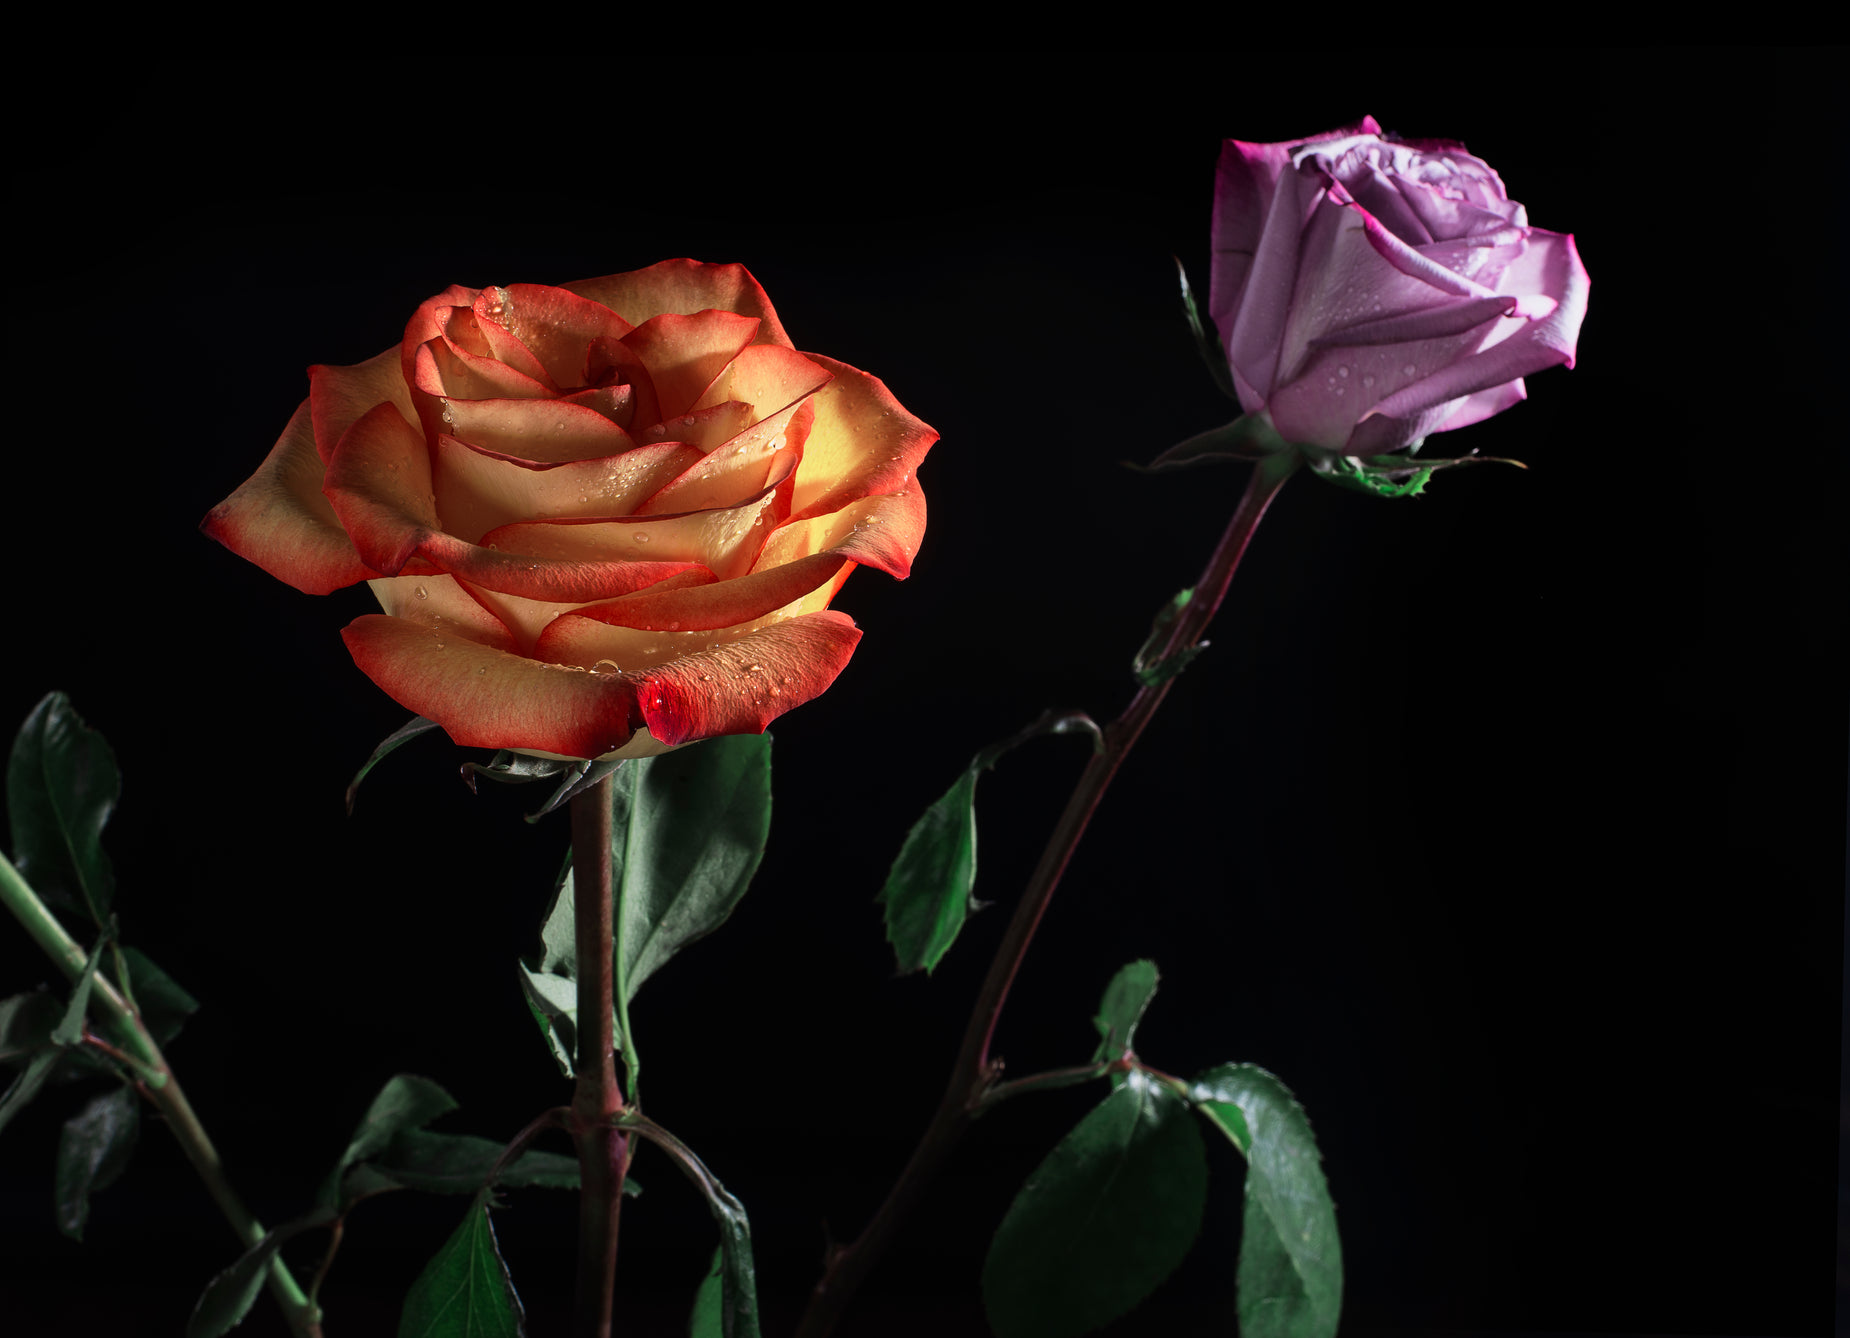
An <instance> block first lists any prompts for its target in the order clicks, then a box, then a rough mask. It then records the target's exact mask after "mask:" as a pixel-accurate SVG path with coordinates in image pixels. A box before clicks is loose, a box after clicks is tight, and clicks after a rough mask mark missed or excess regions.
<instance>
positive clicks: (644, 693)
mask: <svg viewBox="0 0 1850 1338" xmlns="http://www.w3.org/2000/svg"><path fill="white" fill-rule="evenodd" d="M695 638H699V639H704V640H706V641H707V642H709V645H708V646H707V648H705V649H699V650H682V649H681V647H682V646H684V645H686V643H687V642H688V641H689V640H692V639H695ZM860 639H861V633H860V630H859V629H858V628H856V627H855V625H854V622H853V620H851V619H850V618H848V617H847V616H846V615H845V614H841V613H835V612H832V611H825V612H820V613H810V614H805V615H803V616H802V617H798V618H787V619H784V620H782V621H780V622H775V623H772V624H770V625H769V626H766V627H761V628H753V629H750V630H748V631H746V632H745V633H744V634H743V635H739V636H735V637H733V638H730V639H721V640H717V641H715V639H714V638H713V634H712V633H696V634H695V635H694V638H690V637H688V636H686V635H682V636H676V635H675V634H673V633H660V632H644V633H638V632H634V631H632V630H630V629H628V628H620V627H610V626H606V625H605V624H602V623H598V622H594V621H592V620H591V619H589V618H581V617H577V616H574V615H568V616H566V617H563V618H560V619H559V620H558V621H557V622H556V623H554V624H553V625H552V626H551V627H550V628H548V629H547V632H546V635H545V636H544V637H542V638H541V643H540V644H541V651H542V653H543V654H548V655H553V656H560V657H562V658H568V659H569V660H570V662H572V663H578V664H587V665H588V664H593V663H598V662H601V661H606V660H610V661H614V660H615V657H614V656H611V655H608V654H606V653H605V652H607V651H610V650H613V649H618V650H620V653H633V654H641V655H643V657H644V658H645V659H650V658H653V659H658V660H659V662H658V663H656V664H653V665H651V666H649V667H644V668H637V669H631V668H629V667H627V666H626V667H625V669H624V672H623V674H622V677H623V678H625V679H629V678H634V679H635V680H636V696H637V703H638V706H639V708H640V710H641V713H642V718H643V720H644V721H645V722H647V724H648V727H649V732H650V733H651V734H653V735H654V736H655V737H656V738H658V739H660V740H662V741H663V742H664V743H684V742H687V741H688V740H690V739H704V738H711V737H713V736H714V735H718V734H757V733H762V732H763V731H764V728H765V726H766V725H768V724H770V722H771V721H773V720H775V719H776V718H777V717H778V716H780V715H782V714H783V713H784V712H785V711H788V710H790V709H791V708H792V707H795V706H800V705H802V704H803V703H804V702H806V701H809V700H810V699H811V698H812V697H815V696H817V695H818V694H820V693H821V692H822V691H823V690H824V689H825V688H827V687H828V686H829V684H830V683H832V682H834V681H835V676H836V675H837V674H839V673H840V672H841V670H842V668H843V666H845V665H846V664H847V663H848V658H849V656H850V655H852V654H853V653H854V647H855V643H856V642H858V641H859V640H860ZM638 642H643V643H646V644H652V645H654V646H655V650H654V652H653V655H650V654H648V653H646V652H644V651H643V650H642V649H641V646H640V645H638V644H637V643H638ZM631 646H634V647H635V649H634V650H633V651H621V648H623V647H631ZM610 676H611V677H616V676H617V675H615V674H614V673H613V674H612V675H610ZM594 677H602V675H594Z"/></svg>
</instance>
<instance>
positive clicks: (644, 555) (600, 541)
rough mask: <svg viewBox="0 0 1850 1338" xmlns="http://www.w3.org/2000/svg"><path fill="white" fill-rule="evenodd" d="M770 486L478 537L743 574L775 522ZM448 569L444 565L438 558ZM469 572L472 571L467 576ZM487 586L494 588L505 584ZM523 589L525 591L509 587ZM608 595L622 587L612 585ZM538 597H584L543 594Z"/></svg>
mask: <svg viewBox="0 0 1850 1338" xmlns="http://www.w3.org/2000/svg"><path fill="white" fill-rule="evenodd" d="M776 501H777V490H776V488H775V486H773V487H770V488H766V489H764V490H763V491H762V492H760V493H758V494H756V495H755V496H752V497H749V498H747V499H746V500H745V501H744V502H742V503H740V504H739V505H738V506H732V507H724V508H718V507H716V508H714V509H712V510H709V511H694V512H686V513H683V514H680V515H672V516H626V517H623V518H621V519H613V520H566V521H534V522H530V523H516V524H512V525H503V526H501V527H500V528H499V529H494V530H490V531H489V532H488V533H487V534H484V535H483V536H482V544H483V546H484V547H487V548H493V549H496V550H498V554H500V555H509V556H512V555H516V554H519V555H524V556H530V557H535V558H542V559H545V560H546V561H548V562H553V563H574V562H598V561H604V562H608V561H611V560H613V559H615V560H620V561H626V562H642V561H644V560H648V561H651V562H680V563H689V562H697V563H700V564H702V565H704V566H707V567H710V568H712V570H713V571H714V573H715V574H716V575H718V576H719V577H720V579H722V580H724V579H727V578H730V577H733V576H742V575H744V574H745V572H746V571H747V570H749V569H750V567H751V565H752V560H753V559H754V558H756V557H757V555H758V551H759V549H761V548H762V547H763V546H764V539H765V536H766V535H767V534H768V533H769V532H770V527H771V526H772V525H773V524H775V523H776V519H777V517H776V512H775V505H776ZM444 565H445V567H446V569H448V570H454V569H453V568H449V567H448V564H447V563H446V564H444ZM471 579H473V578H471ZM483 584H486V585H492V586H494V588H495V589H506V588H507V587H505V586H500V585H495V584H494V582H491V581H485V582H483ZM509 593H510V594H524V593H527V592H526V591H524V590H522V591H512V590H511V591H509ZM610 593H611V597H614V596H616V595H618V594H627V593H628V591H616V590H613V591H611V592H610ZM538 597H539V598H542V599H545V598H585V596H580V595H572V596H549V595H544V594H541V595H539V596H538Z"/></svg>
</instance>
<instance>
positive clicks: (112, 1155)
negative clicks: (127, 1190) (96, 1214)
mask: <svg viewBox="0 0 1850 1338" xmlns="http://www.w3.org/2000/svg"><path fill="white" fill-rule="evenodd" d="M140 1102H141V1099H140V1097H138V1096H137V1095H136V1094H135V1089H134V1088H132V1087H118V1088H116V1089H115V1090H114V1091H110V1092H104V1093H102V1094H101V1095H99V1096H95V1097H92V1098H91V1099H90V1101H89V1102H88V1103H87V1104H86V1105H85V1106H84V1108H83V1109H82V1110H80V1111H78V1112H77V1113H76V1114H75V1115H73V1116H71V1118H70V1119H68V1120H66V1121H65V1122H64V1132H63V1133H62V1134H61V1135H60V1136H59V1139H58V1165H57V1171H56V1173H55V1175H54V1177H53V1182H52V1184H53V1188H52V1202H53V1204H54V1205H55V1210H56V1215H57V1219H58V1230H60V1231H62V1232H63V1233H64V1234H65V1235H67V1236H69V1237H70V1238H71V1239H72V1240H82V1239H83V1238H84V1223H85V1222H87V1221H89V1219H90V1196H91V1195H92V1194H94V1193H96V1192H97V1191H98V1190H101V1189H107V1188H109V1186H110V1185H112V1184H114V1183H115V1181H116V1178H117V1177H118V1176H120V1175H121V1174H122V1172H123V1171H124V1170H126V1169H127V1168H128V1162H129V1157H130V1156H131V1155H133V1153H134V1151H135V1139H136V1136H137V1134H139V1133H140V1131H141V1104H140Z"/></svg>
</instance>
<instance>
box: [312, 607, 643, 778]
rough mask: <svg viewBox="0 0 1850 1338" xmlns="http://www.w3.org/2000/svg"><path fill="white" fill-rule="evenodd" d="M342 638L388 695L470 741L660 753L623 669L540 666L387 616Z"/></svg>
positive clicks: (359, 622) (583, 752) (558, 751)
mask: <svg viewBox="0 0 1850 1338" xmlns="http://www.w3.org/2000/svg"><path fill="white" fill-rule="evenodd" d="M341 637H342V639H343V640H344V641H345V642H346V643H347V650H348V652H349V653H350V654H351V655H352V656H353V661H354V663H355V664H357V665H358V666H359V667H360V670H361V672H362V673H364V674H365V675H366V676H367V677H368V678H370V679H372V681H373V682H374V683H376V684H378V685H379V687H380V688H381V689H383V690H384V691H385V693H386V695H388V696H389V697H391V698H392V699H393V700H394V701H396V702H398V704H399V705H401V706H403V707H405V708H406V709H408V710H411V711H415V712H417V714H419V715H421V716H423V717H425V718H426V719H429V720H435V721H436V722H437V723H438V724H439V725H441V726H443V728H444V730H445V731H446V732H447V733H448V734H449V736H450V737H451V738H452V739H454V740H455V741H456V742H457V743H459V744H462V745H463V746H465V747H478V748H521V749H527V750H532V751H538V752H544V753H550V754H552V755H554V756H559V757H600V756H606V755H610V754H613V753H617V752H619V751H620V750H624V749H626V748H629V749H640V750H642V751H635V752H627V753H624V754H623V755H626V756H646V755H647V754H648V752H651V751H653V752H660V751H664V749H663V748H662V747H661V746H660V745H659V744H657V743H656V741H655V740H653V739H651V738H649V736H648V735H646V734H643V733H641V726H642V719H641V713H640V711H639V710H638V709H637V702H636V686H637V685H636V684H635V683H633V682H631V681H630V680H629V679H628V678H626V677H624V676H622V675H620V674H591V673H586V672H584V671H583V670H579V669H567V668H563V667H561V666H558V665H552V664H543V663H541V662H540V661H538V660H530V659H527V658H525V657H523V656H519V655H513V654H509V653H508V652H506V651H503V650H496V649H494V648H493V647H491V646H485V645H482V644H480V643H479V642H476V641H472V640H469V639H468V638H466V637H463V636H460V635H450V634H448V633H447V632H445V631H444V630H442V629H438V628H433V627H430V626H427V625H424V624H420V623H418V622H415V621H413V620H411V619H407V618H392V617H388V616H386V615H385V614H381V613H370V614H367V615H366V616H365V617H362V618H356V619H355V620H354V621H353V622H352V623H350V624H348V626H347V628H346V629H345V630H344V631H343V632H342V633H341ZM651 745H655V746H653V747H651Z"/></svg>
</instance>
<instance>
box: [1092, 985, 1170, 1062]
mask: <svg viewBox="0 0 1850 1338" xmlns="http://www.w3.org/2000/svg"><path fill="white" fill-rule="evenodd" d="M1159 978H1160V977H1159V976H1158V974H1157V970H1156V963H1155V962H1152V961H1147V960H1139V961H1135V962H1132V963H1130V964H1129V965H1127V966H1125V967H1123V968H1121V969H1120V970H1119V972H1118V974H1117V975H1115V976H1113V977H1112V978H1111V983H1110V984H1109V985H1107V986H1106V987H1105V997H1104V998H1103V999H1102V1000H1100V1001H1099V1006H1098V1016H1097V1017H1095V1018H1093V1019H1092V1025H1093V1026H1094V1027H1097V1028H1098V1049H1097V1050H1095V1051H1093V1053H1092V1062H1093V1063H1094V1064H1104V1063H1109V1062H1110V1061H1111V1060H1114V1059H1116V1058H1118V1057H1119V1056H1120V1055H1122V1054H1123V1053H1124V1052H1125V1051H1127V1050H1129V1049H1130V1048H1131V1042H1132V1040H1133V1038H1134V1037H1135V1036H1136V1034H1137V1024H1138V1023H1139V1022H1140V1021H1142V1020H1143V1010H1144V1009H1146V1008H1148V1007H1149V1006H1150V1000H1151V999H1153V998H1155V997H1156V982H1157V980H1158V979H1159Z"/></svg>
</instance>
